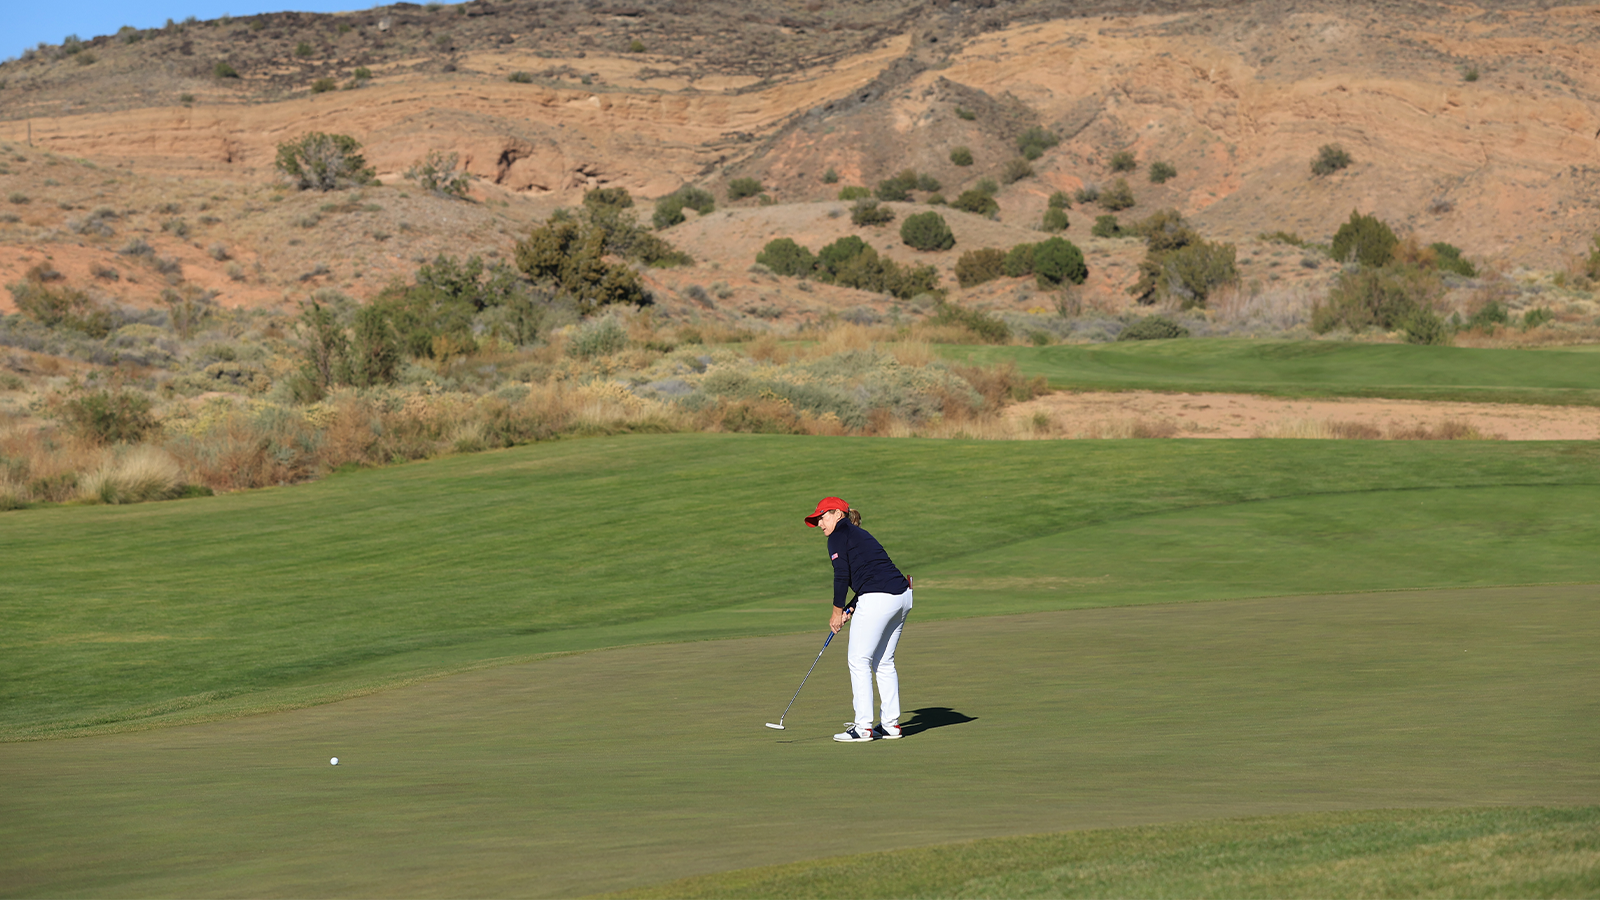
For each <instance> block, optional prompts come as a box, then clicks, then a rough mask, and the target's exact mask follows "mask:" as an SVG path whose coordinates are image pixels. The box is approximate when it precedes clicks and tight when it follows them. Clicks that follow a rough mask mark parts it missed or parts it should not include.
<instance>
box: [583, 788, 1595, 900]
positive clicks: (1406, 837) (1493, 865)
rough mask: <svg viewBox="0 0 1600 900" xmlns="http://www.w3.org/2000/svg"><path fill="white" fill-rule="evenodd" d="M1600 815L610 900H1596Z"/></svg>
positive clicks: (1108, 835) (1151, 838) (1176, 836)
mask: <svg viewBox="0 0 1600 900" xmlns="http://www.w3.org/2000/svg"><path fill="white" fill-rule="evenodd" d="M1597 887H1600V807H1593V806H1587V807H1572V808H1557V809H1542V808H1518V809H1475V810H1373V811H1363V812H1346V813H1310V814H1299V815H1287V816H1271V817H1264V818H1255V819H1232V820H1214V821H1204V822H1192V823H1184V824H1180V825H1159V826H1145V827H1138V828H1120V829H1106V830H1097V831H1080V832H1069V833H1065V834H1049V835H1029V836H1027V837H1018V838H993V839H990V840H983V841H972V842H968V843H962V844H948V845H944V846H938V847H926V848H918V849H915V850H900V851H894V852H889V853H873V854H864V855H860V856H847V857H839V858H835V859H826V860H816V861H812V862H803V863H791V864H789V865H784V866H772V867H768V868H763V869H747V870H742V871H736V872H723V873H719V874H716V875H709V876H705V877H700V878H685V879H682V880H680V881H674V882H669V883H666V884H662V885H656V886H653V887H649V888H643V889H640V890H635V891H624V892H620V893H616V894H608V895H606V896H609V897H630V898H652V897H682V898H693V897H752V898H755V897H772V898H799V897H1018V898H1023V897H1588V896H1592V895H1593V892H1594V891H1595V889H1596V888H1597Z"/></svg>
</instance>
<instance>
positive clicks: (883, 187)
mask: <svg viewBox="0 0 1600 900" xmlns="http://www.w3.org/2000/svg"><path fill="white" fill-rule="evenodd" d="M914 190H917V173H916V171H914V170H912V169H905V170H903V171H901V172H900V173H899V174H898V175H894V176H892V177H890V178H885V179H884V180H882V181H880V182H878V187H877V190H875V191H873V195H874V196H876V197H877V198H878V199H879V200H883V201H886V202H903V201H906V200H910V199H911V192H912V191H914Z"/></svg>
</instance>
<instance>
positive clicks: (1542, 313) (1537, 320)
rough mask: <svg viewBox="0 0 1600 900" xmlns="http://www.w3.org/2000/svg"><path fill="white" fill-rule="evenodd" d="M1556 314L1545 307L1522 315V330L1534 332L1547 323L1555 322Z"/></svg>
mask: <svg viewBox="0 0 1600 900" xmlns="http://www.w3.org/2000/svg"><path fill="white" fill-rule="evenodd" d="M1555 318H1556V314H1555V313H1554V312H1552V311H1551V310H1548V309H1546V308H1544V307H1542V306H1541V307H1536V308H1534V309H1530V310H1528V311H1527V312H1525V313H1523V314H1522V330H1523V331H1532V330H1533V329H1535V328H1538V327H1539V326H1540V325H1543V324H1545V323H1546V322H1553V321H1555Z"/></svg>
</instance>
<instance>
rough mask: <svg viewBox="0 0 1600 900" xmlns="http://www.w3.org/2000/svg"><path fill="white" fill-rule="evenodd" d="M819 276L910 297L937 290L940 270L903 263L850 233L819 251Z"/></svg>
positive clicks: (864, 288) (883, 292)
mask: <svg viewBox="0 0 1600 900" xmlns="http://www.w3.org/2000/svg"><path fill="white" fill-rule="evenodd" d="M815 277H816V279H817V280H818V281H824V282H832V283H834V284H837V285H840V286H841V287H851V288H856V289H858V290H863V291H873V292H875V293H880V294H891V295H893V296H895V297H898V298H900V299H902V300H909V299H911V298H912V297H915V296H917V295H918V294H927V293H933V292H935V291H937V290H938V287H939V272H938V270H937V269H935V268H934V267H933V266H901V265H899V264H898V263H896V262H895V261H894V260H892V259H889V258H888V257H880V256H879V255H878V252H877V251H876V250H874V249H872V247H871V246H869V245H868V244H867V242H866V241H863V240H862V239H861V238H859V237H856V236H855V235H853V234H852V235H846V236H844V237H842V238H839V239H838V240H836V241H834V242H833V243H831V244H829V245H828V246H826V247H823V248H822V249H821V250H820V251H818V253H817V268H816V275H815Z"/></svg>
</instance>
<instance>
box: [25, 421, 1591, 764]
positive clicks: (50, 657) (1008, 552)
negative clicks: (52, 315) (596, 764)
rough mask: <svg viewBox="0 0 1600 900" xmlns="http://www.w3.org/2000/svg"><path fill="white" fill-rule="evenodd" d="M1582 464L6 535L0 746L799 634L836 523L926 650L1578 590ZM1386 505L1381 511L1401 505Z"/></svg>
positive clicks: (1167, 457) (840, 445)
mask: <svg viewBox="0 0 1600 900" xmlns="http://www.w3.org/2000/svg"><path fill="white" fill-rule="evenodd" d="M1597 455H1600V449H1597V448H1596V447H1594V446H1593V445H1590V444H1578V443H1572V444H1509V443H1499V442H1495V443H1453V444H1444V443H1410V442H1405V443H1375V442H1350V443H1323V442H1313V441H1282V442H1272V441H1238V442H1183V441H1139V442H1038V443H1022V444H996V443H980V442H960V441H915V440H900V441H891V440H873V439H859V438H856V439H852V438H839V439H829V438H787V437H776V436H762V437H758V436H742V435H664V436H630V437H623V438H608V439H591V440H582V441H571V442H556V443H549V444H540V445H536V446H530V447H525V448H520V449H516V450H511V451H505V452H500V453H488V454H480V455H474V456H463V457H457V458H452V459H445V460H439V461H435V462H430V463H426V464H416V465H408V466H400V467H395V468H390V469H384V470H376V471H366V472H359V473H353V474H349V475H344V476H338V477H334V478H330V479H328V480H326V481H324V482H320V483H317V484H313V485H307V486H302V487H297V488H293V489H279V490H266V491H258V492H250V493H241V494H233V495H228V496H221V497H216V498H209V499H203V500H194V501H185V502H181V503H163V504H146V505H141V506H133V507H92V508H83V507H77V508H57V509H46V510H35V511H29V512H27V513H22V514H11V515H7V516H4V517H0V541H3V542H4V544H5V546H6V547H7V565H6V570H7V571H6V578H7V583H8V590H7V591H6V592H4V594H3V595H0V622H4V624H5V627H4V629H0V737H3V738H8V739H13V740H14V739H18V738H27V737H38V736H49V735H54V734H64V733H85V732H92V731H95V730H104V729H117V728H125V727H129V726H131V725H139V724H154V723H171V722H174V721H184V720H193V719H198V718H207V717H216V716H227V715H237V714H242V713H249V712H258V711H263V710H269V709H280V708H287V707H294V706H301V705H305V704H307V703H314V702H321V701H325V700H328V699H332V698H337V697H344V696H353V695H358V694H361V693H363V692H366V691H369V690H373V689H377V688H380V687H385V686H391V685H394V684H397V683H404V682H406V681H410V680H415V679H417V678H423V677H431V676H434V675H438V674H441V673H445V672H452V671H461V670H466V669H471V668H474V667H477V666H481V665H486V664H493V663H496V662H504V661H507V660H512V659H520V658H530V657H533V656H537V655H540V654H546V653H555V652H567V651H573V650H585V649H592V648H596V647H604V646H613V645H620V644H632V643H645V642H652V641H666V640H693V639H706V638H716V637H728V636H736V635H749V634H760V633H778V632H792V631H796V630H802V629H804V630H808V631H820V628H821V623H822V621H823V619H822V615H821V612H820V611H821V610H822V608H823V607H824V606H825V604H826V600H825V598H826V596H827V590H828V587H827V585H828V576H827V569H826V568H825V560H824V559H823V558H822V552H821V540H820V538H819V537H818V536H817V535H816V534H815V533H813V532H810V531H809V530H808V529H806V528H804V526H803V525H802V524H801V523H800V516H801V515H802V514H803V513H804V512H806V511H808V510H809V509H810V508H811V507H812V505H813V504H814V503H815V500H816V497H817V496H819V495H821V494H824V493H834V494H839V495H842V496H845V497H846V498H848V499H850V500H851V502H852V503H854V504H856V505H857V506H859V507H861V508H862V509H864V510H865V511H866V513H867V517H868V518H867V520H866V524H867V526H868V528H870V529H871V530H873V531H874V533H875V534H877V535H878V536H879V537H880V538H881V539H882V540H883V541H884V542H885V543H886V545H887V546H888V547H890V549H891V551H892V552H893V553H894V555H895V558H896V560H897V562H899V563H900V564H901V565H902V566H903V567H904V568H906V569H907V570H908V571H911V572H913V573H914V574H916V575H918V576H919V577H921V578H923V579H926V580H925V581H924V582H923V584H922V587H923V592H922V594H923V598H922V599H921V600H920V601H919V606H918V608H919V617H920V618H922V619H924V620H930V619H939V618H949V617H959V616H972V615H984V614H997V613H1012V612H1022V611H1028V610H1040V609H1061V608H1069V607H1076V606H1090V605H1104V604H1128V603H1142V602H1151V601H1160V600H1198V599H1217V598H1222V597H1236V596H1250V595H1264V594H1283V593H1293V592H1304V591H1352V590H1378V589H1385V588H1393V587H1428V586H1466V585H1483V584H1506V583H1528V582H1548V581H1600V562H1596V560H1595V557H1594V556H1593V554H1592V552H1590V549H1591V548H1592V547H1593V546H1594V543H1595V538H1596V537H1597V536H1600V535H1597V534H1596V531H1597V527H1600V526H1597V522H1600V518H1597V516H1600V514H1597V513H1595V512H1594V510H1596V509H1600V504H1597V503H1596V502H1595V501H1596V500H1597V499H1600V498H1597V497H1596V495H1595V491H1594V488H1593V485H1594V484H1595V483H1596V481H1597V479H1596V477H1595V474H1594V473H1595V467H1594V463H1595V459H1596V456H1597ZM1396 492H1400V493H1396Z"/></svg>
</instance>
